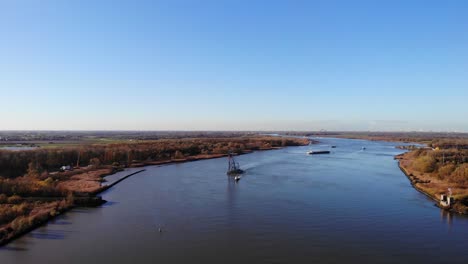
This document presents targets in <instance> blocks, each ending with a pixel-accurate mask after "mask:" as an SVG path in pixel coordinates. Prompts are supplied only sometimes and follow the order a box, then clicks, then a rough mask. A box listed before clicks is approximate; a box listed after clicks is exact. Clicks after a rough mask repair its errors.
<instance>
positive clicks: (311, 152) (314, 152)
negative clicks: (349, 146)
mask: <svg viewBox="0 0 468 264" xmlns="http://www.w3.org/2000/svg"><path fill="white" fill-rule="evenodd" d="M307 154H309V155H316V154H330V151H329V150H310V151H307Z"/></svg>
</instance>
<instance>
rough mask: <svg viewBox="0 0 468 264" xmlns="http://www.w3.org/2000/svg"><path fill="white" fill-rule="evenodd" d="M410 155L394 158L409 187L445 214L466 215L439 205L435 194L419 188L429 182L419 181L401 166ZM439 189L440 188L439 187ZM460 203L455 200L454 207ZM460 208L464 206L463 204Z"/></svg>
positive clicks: (458, 210) (465, 212) (452, 207)
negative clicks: (431, 201)
mask: <svg viewBox="0 0 468 264" xmlns="http://www.w3.org/2000/svg"><path fill="white" fill-rule="evenodd" d="M409 153H411V151H407V152H405V153H402V154H398V155H396V156H395V157H394V159H395V160H398V167H399V168H400V170H401V171H402V172H403V174H404V175H405V176H406V177H407V178H408V180H409V181H410V184H411V186H412V187H413V188H414V189H415V190H417V191H418V192H420V193H422V194H424V195H425V196H426V197H428V198H430V199H431V200H433V201H434V202H435V204H434V205H435V206H436V207H438V208H440V209H442V210H445V211H447V212H451V213H457V214H459V215H468V211H466V210H465V211H461V210H460V209H457V208H455V207H454V206H450V207H443V206H441V205H440V203H439V202H440V200H439V198H438V197H437V196H436V195H435V194H431V193H430V192H428V191H427V190H425V189H424V188H423V187H422V186H420V184H430V183H431V180H421V179H419V178H418V177H417V176H416V175H415V174H414V173H413V172H411V171H410V170H409V169H408V168H406V167H405V166H404V165H403V164H402V161H410V159H408V158H406V157H405V155H407V154H409ZM434 184H436V183H434ZM439 187H440V186H439ZM459 203H460V201H458V200H457V199H455V203H454V205H457V204H459ZM461 206H464V205H463V204H462V205H461ZM457 207H459V206H457Z"/></svg>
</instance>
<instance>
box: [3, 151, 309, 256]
mask: <svg viewBox="0 0 468 264" xmlns="http://www.w3.org/2000/svg"><path fill="white" fill-rule="evenodd" d="M300 146H302V145H296V146H284V147H271V148H263V149H257V150H249V151H245V152H244V153H240V154H237V155H246V154H251V153H254V152H256V151H268V150H279V149H283V148H286V147H300ZM227 156H228V154H211V155H203V156H200V157H196V156H192V157H187V158H184V159H172V160H165V161H153V162H146V163H136V164H134V165H131V166H129V167H128V168H139V167H147V166H165V165H172V164H178V163H186V162H194V161H201V160H208V159H217V158H223V157H227ZM96 170H98V169H96ZM121 171H122V170H117V171H115V172H113V173H110V174H104V175H102V176H101V178H102V179H104V178H105V177H107V176H110V175H114V174H116V173H118V172H121ZM143 171H145V169H142V170H138V171H136V172H132V173H129V174H128V175H125V176H123V177H122V178H120V179H119V180H116V181H115V182H113V183H112V184H109V185H106V186H102V187H101V188H99V189H98V190H96V191H94V192H90V193H89V196H88V197H87V198H86V197H81V199H88V203H82V204H80V205H77V204H73V205H71V206H68V207H66V208H62V209H60V210H59V211H57V213H56V214H55V215H50V214H48V215H47V217H46V218H44V219H41V220H39V221H38V222H37V223H35V224H33V225H31V226H29V227H27V228H26V229H24V230H22V231H21V232H19V233H17V234H15V235H13V236H11V237H8V238H4V239H2V240H0V249H1V248H2V247H5V246H7V245H8V244H9V243H11V242H13V241H14V240H16V239H19V238H21V237H22V236H24V235H26V234H28V233H30V232H32V231H34V230H35V229H37V228H39V227H41V226H44V225H46V224H48V223H49V222H50V221H52V220H54V219H55V218H57V217H58V216H60V215H63V214H65V213H67V212H68V211H71V210H73V209H75V208H79V207H99V206H102V205H103V204H105V203H106V202H107V201H105V200H103V199H102V197H101V196H99V194H101V193H103V192H105V191H107V190H109V189H110V188H112V187H114V186H115V185H117V184H118V183H120V182H122V181H123V180H125V179H127V178H129V177H131V176H133V175H135V174H138V173H141V172H143ZM62 198H65V197H62ZM77 198H78V199H80V197H76V198H75V199H77ZM89 202H91V203H89ZM86 205H87V206H86Z"/></svg>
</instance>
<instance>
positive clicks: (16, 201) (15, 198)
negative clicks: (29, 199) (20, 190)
mask: <svg viewBox="0 0 468 264" xmlns="http://www.w3.org/2000/svg"><path fill="white" fill-rule="evenodd" d="M22 201H23V198H21V196H19V195H13V196H10V197H8V203H10V204H20V203H21V202H22Z"/></svg>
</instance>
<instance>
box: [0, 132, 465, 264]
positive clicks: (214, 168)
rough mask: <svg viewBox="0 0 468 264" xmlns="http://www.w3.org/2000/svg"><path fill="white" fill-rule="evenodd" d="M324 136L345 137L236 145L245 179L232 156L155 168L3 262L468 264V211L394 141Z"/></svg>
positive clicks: (52, 226)
mask: <svg viewBox="0 0 468 264" xmlns="http://www.w3.org/2000/svg"><path fill="white" fill-rule="evenodd" d="M320 141H321V143H320V144H318V145H314V146H312V148H314V149H316V150H318V149H327V150H328V149H330V148H329V146H330V145H336V146H337V148H335V149H331V150H332V153H331V154H330V155H313V156H308V155H306V154H305V153H306V151H307V150H309V149H310V147H308V146H304V147H288V148H284V149H280V150H272V151H263V152H255V153H252V154H248V155H243V156H239V157H238V158H237V160H238V161H239V162H240V164H241V166H242V167H243V169H245V170H246V174H245V175H244V176H243V177H242V179H241V180H240V181H239V182H238V183H235V182H234V181H233V180H232V179H229V178H228V177H227V176H226V175H225V170H226V167H227V160H226V159H225V158H221V159H213V160H204V161H197V162H189V163H183V164H174V165H167V166H159V167H158V166H152V167H147V168H146V171H145V172H143V173H140V174H136V175H134V176H132V177H131V178H128V179H126V180H124V181H122V182H121V183H119V184H118V185H116V186H115V187H113V188H112V189H110V190H108V191H107V192H105V193H104V194H103V197H104V199H106V200H108V201H109V202H108V203H107V204H105V205H104V206H102V207H99V208H79V209H76V210H72V211H71V212H69V213H66V214H65V215H63V216H61V217H59V218H57V219H56V220H54V221H53V222H51V223H49V224H47V225H46V226H43V227H40V228H38V229H36V230H34V231H33V232H31V233H29V234H27V235H25V236H23V237H22V238H20V239H18V240H16V241H14V242H13V243H10V244H9V245H8V246H6V247H3V248H1V249H0V263H2V264H3V263H18V264H19V263H21V264H28V263H34V264H37V263H49V264H55V263H60V264H63V263H239V262H241V261H242V262H245V263H350V262H356V263H409V262H413V263H468V250H467V248H466V247H467V245H468V218H466V217H463V216H458V215H450V214H448V213H445V212H443V211H441V210H440V209H438V208H437V207H435V206H434V202H433V201H431V200H429V199H428V198H427V197H425V196H424V195H422V194H420V193H419V192H417V191H416V190H415V189H413V188H412V187H411V185H410V183H409V181H408V179H407V178H406V176H405V175H404V174H403V173H402V172H401V171H400V170H399V168H398V166H397V162H396V161H395V160H394V159H393V156H394V155H396V154H399V153H401V152H402V151H401V150H398V149H395V148H394V146H395V144H394V143H388V142H371V141H364V140H349V139H320ZM363 146H364V147H366V150H361V148H362V147H363ZM124 173H128V172H124ZM124 173H120V174H118V175H114V176H110V178H109V180H110V181H112V180H115V179H116V178H118V177H122V176H123V175H124ZM159 227H161V229H162V232H159V231H158V228H159Z"/></svg>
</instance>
